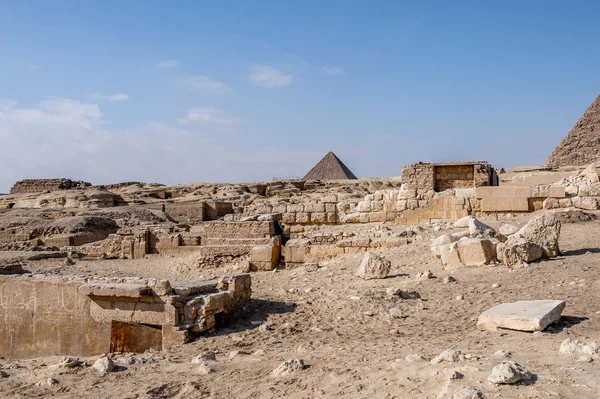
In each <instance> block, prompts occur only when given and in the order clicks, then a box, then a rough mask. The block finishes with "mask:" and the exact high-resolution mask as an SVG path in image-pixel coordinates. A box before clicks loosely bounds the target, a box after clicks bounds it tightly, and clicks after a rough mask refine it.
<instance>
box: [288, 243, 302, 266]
mask: <svg viewBox="0 0 600 399" xmlns="http://www.w3.org/2000/svg"><path fill="white" fill-rule="evenodd" d="M306 248H307V247H305V246H295V245H286V246H285V250H284V258H285V262H286V263H304V257H305V255H306Z"/></svg>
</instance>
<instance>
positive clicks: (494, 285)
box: [492, 283, 500, 288]
mask: <svg viewBox="0 0 600 399" xmlns="http://www.w3.org/2000/svg"><path fill="white" fill-rule="evenodd" d="M492 288H500V284H497V283H494V284H492Z"/></svg>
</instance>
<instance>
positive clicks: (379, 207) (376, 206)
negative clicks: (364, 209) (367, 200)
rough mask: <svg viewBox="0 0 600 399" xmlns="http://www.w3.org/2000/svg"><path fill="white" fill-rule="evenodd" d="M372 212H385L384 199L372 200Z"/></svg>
mask: <svg viewBox="0 0 600 399" xmlns="http://www.w3.org/2000/svg"><path fill="white" fill-rule="evenodd" d="M371 211H372V212H383V201H371Z"/></svg>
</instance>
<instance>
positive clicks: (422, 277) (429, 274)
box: [417, 270, 434, 280]
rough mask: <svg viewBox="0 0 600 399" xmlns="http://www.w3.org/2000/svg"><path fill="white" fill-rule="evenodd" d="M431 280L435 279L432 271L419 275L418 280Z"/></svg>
mask: <svg viewBox="0 0 600 399" xmlns="http://www.w3.org/2000/svg"><path fill="white" fill-rule="evenodd" d="M431 278H434V275H433V273H432V272H431V270H425V271H423V272H421V273H419V274H417V280H429V279H431Z"/></svg>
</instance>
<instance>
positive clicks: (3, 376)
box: [0, 370, 10, 379]
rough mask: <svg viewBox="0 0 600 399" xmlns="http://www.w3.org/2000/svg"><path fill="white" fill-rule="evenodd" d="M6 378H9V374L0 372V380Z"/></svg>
mask: <svg viewBox="0 0 600 399" xmlns="http://www.w3.org/2000/svg"><path fill="white" fill-rule="evenodd" d="M8 377H10V374H8V373H7V372H6V371H4V370H0V379H2V378H8Z"/></svg>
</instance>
